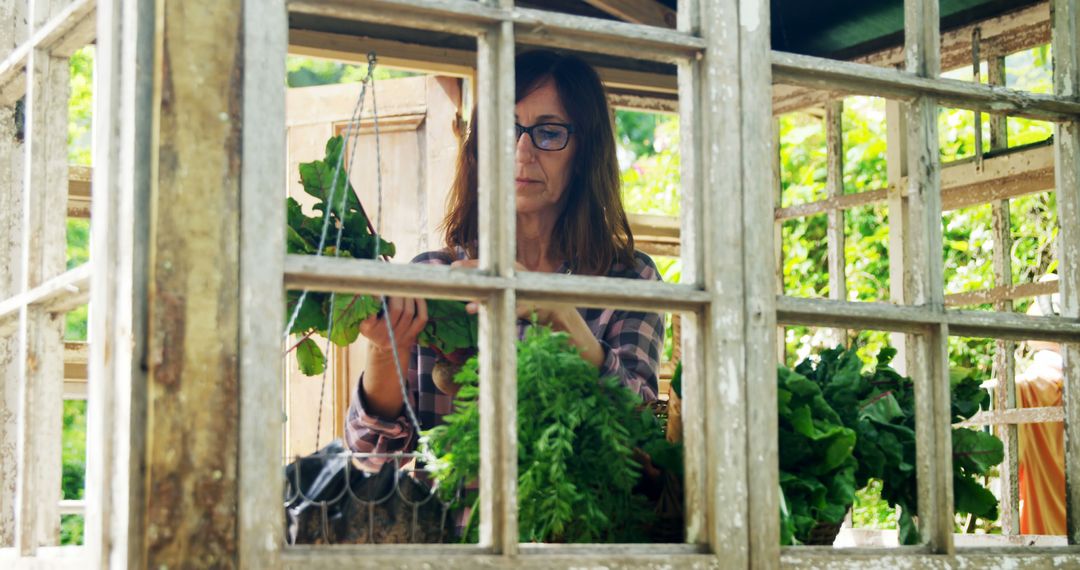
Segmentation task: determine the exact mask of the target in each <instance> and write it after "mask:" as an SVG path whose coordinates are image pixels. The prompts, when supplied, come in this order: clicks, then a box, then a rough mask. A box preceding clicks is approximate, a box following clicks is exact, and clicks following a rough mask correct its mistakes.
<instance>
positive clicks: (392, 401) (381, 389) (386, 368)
mask: <svg viewBox="0 0 1080 570" xmlns="http://www.w3.org/2000/svg"><path fill="white" fill-rule="evenodd" d="M409 354H410V351H407V350H406V351H402V350H399V351H398V355H399V356H400V357H401V370H402V372H405V371H407V370H408V365H409ZM397 378H398V372H397V367H396V366H394V354H393V352H392V351H389V350H385V349H381V348H379V347H377V346H375V345H374V344H369V345H368V351H367V366H366V367H365V368H364V376H363V381H362V382H363V384H362V386H361V387H360V389H361V390H363V391H364V401H365V402H366V403H367V406H366V408H367V411H368V413H370V414H373V415H376V416H380V417H383V418H396V417H398V416H399V415H401V407H402V405H403V404H404V401H403V400H402V395H401V386H400V384H399V383H398V380H397Z"/></svg>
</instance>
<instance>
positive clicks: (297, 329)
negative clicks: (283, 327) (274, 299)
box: [285, 291, 326, 334]
mask: <svg viewBox="0 0 1080 570" xmlns="http://www.w3.org/2000/svg"><path fill="white" fill-rule="evenodd" d="M300 296H301V293H300V291H289V292H288V295H287V296H286V299H287V300H288V302H287V303H286V305H285V307H286V313H285V318H286V319H288V318H290V317H291V316H292V313H293V311H294V310H295V307H296V303H297V302H299V301H300ZM325 297H326V295H325V294H324V293H310V292H309V293H308V294H307V297H305V298H304V306H303V307H302V308H301V309H300V313H299V314H298V315H297V316H296V321H295V322H294V323H293V326H292V329H291V330H290V331H289V334H305V333H307V332H308V331H309V330H311V329H315V330H318V331H322V330H324V329H325V327H326V313H325V312H323V309H322V304H323V299H324V298H325Z"/></svg>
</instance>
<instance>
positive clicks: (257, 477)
mask: <svg viewBox="0 0 1080 570" xmlns="http://www.w3.org/2000/svg"><path fill="white" fill-rule="evenodd" d="M243 30H244V31H243V33H244V50H243V51H244V62H243V81H244V87H243V105H244V107H243V125H244V130H243V145H242V149H243V157H242V160H243V163H242V164H243V165H242V170H241V174H240V184H241V202H240V206H241V212H242V214H241V216H240V218H241V224H242V225H241V228H240V303H241V308H240V378H239V380H240V402H239V405H240V462H239V465H238V470H239V473H238V480H237V485H238V486H239V502H240V505H239V509H238V511H237V526H238V541H239V548H238V551H239V552H238V560H239V566H240V567H241V568H276V567H277V566H278V564H279V561H278V557H279V555H280V550H281V548H282V543H283V541H284V536H285V531H284V519H283V517H281V516H275V515H277V514H279V509H278V507H277V506H278V505H280V504H281V497H282V493H283V486H284V481H283V480H282V478H281V477H279V476H278V474H279V473H281V461H280V460H279V459H278V458H280V457H282V451H283V450H282V438H281V429H282V425H283V417H282V415H281V414H280V413H278V412H279V411H280V410H282V409H283V408H282V406H283V394H282V390H281V378H282V370H281V362H282V359H281V358H276V356H277V355H278V354H279V353H280V351H281V337H280V328H279V326H278V325H277V323H283V322H284V318H285V317H284V315H283V311H284V307H283V304H282V302H281V299H283V298H284V294H285V290H284V287H283V284H282V280H281V274H282V270H283V265H284V253H285V232H284V226H283V225H282V224H281V221H282V220H284V219H285V208H284V203H283V200H281V199H279V198H274V197H273V196H274V193H272V192H271V193H270V194H271V197H270V198H269V199H268V196H267V192H266V189H268V188H281V187H282V184H283V183H284V182H285V179H284V178H283V177H282V173H284V172H285V171H286V143H285V90H284V89H281V87H280V86H281V85H284V84H285V57H286V53H287V50H288V40H289V31H288V13H287V9H286V6H285V2H284V0H274V1H272V2H267V1H266V0H247V1H245V3H244V26H243ZM267 223H270V224H272V225H271V227H272V228H275V229H276V230H277V231H270V232H267V231H266V224H267Z"/></svg>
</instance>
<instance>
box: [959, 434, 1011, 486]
mask: <svg viewBox="0 0 1080 570" xmlns="http://www.w3.org/2000/svg"><path fill="white" fill-rule="evenodd" d="M952 447H953V464H954V468H955V469H960V470H962V471H963V472H964V473H968V474H974V475H985V474H986V473H987V472H988V471H989V470H990V468H991V467H994V466H995V465H998V464H999V463H1001V461H1002V460H1003V459H1004V458H1005V446H1004V444H1002V443H1001V440H1000V439H998V438H997V437H994V435H993V434H991V433H988V432H984V431H978V430H973V429H966V428H956V429H954V430H953V431H952Z"/></svg>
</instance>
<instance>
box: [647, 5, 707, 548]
mask: <svg viewBox="0 0 1080 570" xmlns="http://www.w3.org/2000/svg"><path fill="white" fill-rule="evenodd" d="M680 7H681V10H679V13H678V29H679V31H681V32H683V33H688V34H697V33H699V32H700V29H701V16H702V12H701V5H700V3H699V2H697V1H696V0H687V1H684V2H682V4H681V6H680ZM704 72H705V69H704V66H703V65H702V63H701V62H699V61H696V60H694V61H685V62H682V63H680V64H679V66H678V83H679V125H680V127H679V156H680V163H679V180H680V188H679V190H680V199H681V207H680V213H681V216H680V218H681V219H680V220H679V228H678V230H679V232H680V233H681V234H682V235H684V236H687V240H686V245H685V247H682V248H681V251H680V256H681V258H682V265H683V270H682V276H681V282H682V283H683V284H686V285H688V286H693V287H695V288H700V287H702V286H703V285H704V268H705V265H706V264H707V261H706V260H705V247H704V243H705V222H704V215H705V214H704V208H705V205H706V204H707V203H708V201H709V200H708V198H707V197H706V192H707V189H706V186H705V180H706V172H705V170H704V165H705V163H706V153H707V149H706V148H705V147H704V146H703V145H704V144H705V135H704V128H703V127H704V121H702V120H701V112H702V110H703V109H704V105H703V103H704V101H703V99H702V94H703V87H704V81H705V76H704ZM636 234H637V232H636V230H635V235H636ZM704 316H705V313H704V312H702V311H695V312H693V313H684V314H682V315H681V316H680V318H681V319H682V335H681V336H682V338H681V342H682V347H681V362H682V365H683V383H682V403H683V404H682V405H683V408H682V412H683V415H682V424H683V425H682V430H683V445H684V450H685V455H684V459H683V461H684V470H685V477H684V479H683V489H684V497H685V516H686V542H688V543H690V544H695V545H707V544H708V543H709V527H708V521H709V508H710V505H711V503H709V502H708V496H709V493H708V489H707V485H708V483H709V480H710V479H709V467H708V465H709V463H708V461H709V459H708V457H709V453H708V446H709V445H710V442H709V441H708V438H707V436H706V427H705V426H706V423H707V422H708V421H709V420H708V419H707V418H708V414H707V413H706V410H707V409H706V402H705V398H706V396H705V393H706V391H707V388H706V382H707V380H706V372H705V367H706V361H705V353H706V351H705V350H704V346H705V345H704V343H705V340H706V334H707V333H706V332H705V330H706V328H707V327H708V324H707V321H706V320H704V318H703V317H704Z"/></svg>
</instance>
